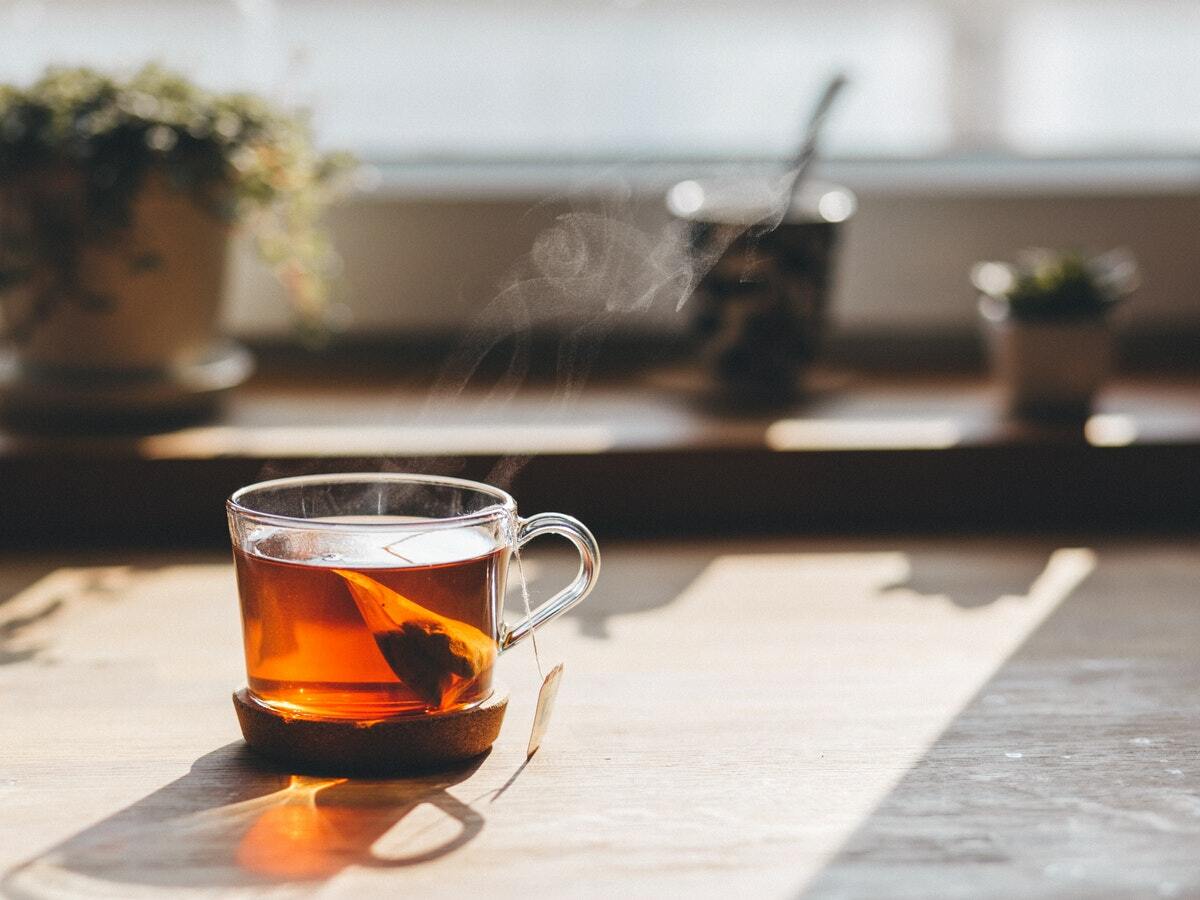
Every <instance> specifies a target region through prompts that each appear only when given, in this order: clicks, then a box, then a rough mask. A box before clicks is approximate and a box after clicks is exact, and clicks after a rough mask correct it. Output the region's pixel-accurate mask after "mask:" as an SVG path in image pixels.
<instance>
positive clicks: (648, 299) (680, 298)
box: [426, 179, 784, 487]
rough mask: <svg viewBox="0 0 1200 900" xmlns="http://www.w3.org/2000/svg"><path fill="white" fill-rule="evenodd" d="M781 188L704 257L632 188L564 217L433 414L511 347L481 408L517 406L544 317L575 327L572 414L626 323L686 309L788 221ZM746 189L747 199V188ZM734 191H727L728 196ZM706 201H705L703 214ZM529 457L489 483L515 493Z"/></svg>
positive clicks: (512, 279) (509, 290) (471, 342)
mask: <svg viewBox="0 0 1200 900" xmlns="http://www.w3.org/2000/svg"><path fill="white" fill-rule="evenodd" d="M771 182H772V183H771V184H763V185H761V186H755V187H756V188H757V190H755V191H753V192H752V196H753V200H754V201H755V202H754V203H753V207H754V209H753V211H750V210H745V211H743V213H742V217H741V218H740V219H739V220H738V222H737V224H726V225H725V226H724V228H723V230H722V232H721V235H720V236H719V238H718V239H717V240H710V241H708V242H706V244H705V248H704V250H703V252H697V251H696V250H695V249H694V248H693V247H691V246H690V244H689V239H688V232H689V228H690V223H688V222H687V221H685V220H683V219H681V218H672V219H671V220H670V221H668V222H667V223H666V224H664V225H662V226H661V227H660V228H658V229H657V230H653V229H647V228H646V227H644V226H642V225H640V224H639V223H637V222H636V221H635V219H634V216H633V204H632V203H631V201H630V196H629V191H628V190H624V191H622V192H621V193H620V194H619V195H618V196H616V197H615V198H611V199H609V200H607V201H606V202H603V203H601V205H600V208H599V209H596V208H591V209H584V208H580V207H579V206H576V207H575V208H573V209H571V210H570V211H568V212H564V213H562V214H560V215H559V216H558V217H557V218H556V219H555V221H554V223H553V224H552V225H551V226H550V227H548V228H547V229H546V230H544V231H543V232H541V233H540V234H539V235H538V236H537V237H536V238H535V239H534V242H533V246H532V247H531V248H530V251H529V253H527V254H526V255H525V256H524V257H522V258H521V259H519V260H518V261H517V262H516V263H515V264H514V265H513V267H512V268H511V269H510V270H509V272H508V274H507V276H506V277H505V279H504V282H503V283H502V285H501V287H500V290H499V292H498V294H497V295H496V297H495V299H493V300H492V301H491V302H490V303H489V304H488V305H487V306H486V307H485V308H484V309H483V310H482V311H481V312H480V313H479V314H478V316H477V317H476V318H475V320H474V321H473V322H472V323H471V325H470V327H469V329H468V331H467V333H466V334H465V335H464V337H463V340H462V341H461V342H460V344H459V346H458V347H457V348H456V349H455V351H454V352H453V353H452V354H451V356H450V358H449V359H448V360H447V361H446V364H445V365H444V367H443V369H442V371H441V373H440V376H439V377H438V379H437V381H436V382H435V384H434V387H433V389H432V391H431V393H430V397H429V400H428V403H427V407H426V409H427V411H428V410H430V409H432V408H434V407H436V406H437V405H439V404H441V403H444V402H446V401H447V400H448V399H450V398H455V397H458V396H460V395H461V394H462V392H463V391H464V390H465V389H466V388H467V387H468V385H469V384H470V383H471V381H472V379H473V378H475V376H476V373H477V372H478V370H479V367H480V365H481V364H482V363H483V361H484V360H485V359H487V358H488V357H489V356H491V355H492V354H495V353H497V352H501V348H503V351H502V352H507V354H508V357H507V360H506V362H505V364H504V366H503V372H502V374H501V376H500V377H499V378H498V379H497V380H496V382H495V383H494V384H493V385H492V387H491V389H490V390H488V391H487V392H486V394H485V396H484V397H483V398H482V399H481V401H480V407H481V408H494V405H495V404H503V403H506V402H508V401H509V400H511V399H512V397H513V396H514V395H515V394H516V392H517V391H518V389H519V388H520V385H521V383H522V382H523V380H524V379H525V376H526V375H527V374H528V370H529V354H530V334H531V329H532V323H533V321H534V320H535V315H534V313H535V312H536V313H537V316H536V319H537V320H539V321H541V320H545V319H546V318H549V319H550V320H551V321H567V322H570V323H572V324H571V325H570V326H569V329H568V330H567V331H566V332H565V333H564V334H563V336H562V338H561V340H560V342H559V344H558V349H557V354H556V361H555V390H554V395H553V400H552V403H553V405H554V406H556V407H557V408H559V409H562V410H565V409H567V408H569V406H570V405H571V403H572V402H573V401H574V400H575V399H576V398H577V397H578V396H579V393H580V391H581V390H582V389H583V386H584V384H585V382H586V379H587V376H588V373H589V372H590V371H591V368H592V366H593V364H594V363H595V360H596V358H597V356H598V354H599V353H600V351H601V349H602V346H603V343H604V340H605V338H606V337H607V336H608V335H609V334H610V333H611V332H612V330H613V329H614V327H615V326H616V325H618V324H619V323H620V322H621V321H622V320H623V319H627V318H628V317H630V316H636V315H638V314H644V313H646V312H647V311H648V310H650V309H652V308H662V307H664V306H668V307H670V308H673V309H675V310H679V309H682V308H683V305H684V304H685V303H686V302H687V299H688V297H689V296H691V294H692V291H693V290H694V289H695V287H696V285H697V283H698V282H699V281H700V279H701V278H703V277H704V275H705V273H707V272H708V270H709V269H710V268H711V267H712V266H713V264H714V263H715V262H716V261H717V259H718V258H719V257H720V255H721V254H722V253H723V252H724V251H725V249H726V248H727V247H728V246H729V244H730V243H731V242H732V241H733V240H735V239H736V238H737V237H738V236H740V235H741V234H742V233H743V232H745V231H746V230H748V229H750V228H754V229H755V230H756V231H758V230H759V229H761V230H762V231H769V230H771V229H772V228H774V227H775V226H776V225H777V224H778V223H779V221H780V220H781V219H782V218H783V213H784V210H783V203H782V199H781V194H780V189H779V187H778V186H777V184H775V183H774V182H775V179H771ZM693 184H695V183H694V182H693ZM740 185H741V188H742V190H743V191H745V187H746V182H745V181H741V182H740ZM697 188H699V186H698V185H697ZM731 190H732V189H730V188H728V187H725V188H724V189H723V191H722V189H720V188H718V197H720V196H727V195H729V194H730V191H731ZM742 199H743V201H744V200H745V199H746V194H745V193H743V194H742ZM703 200H704V197H703V195H701V196H700V198H699V202H698V203H697V205H696V209H697V210H698V209H699V207H700V205H702V203H703ZM722 205H724V204H722ZM693 211H694V210H693ZM529 459H530V457H529V456H523V457H506V458H505V459H503V460H501V461H500V462H499V463H498V464H497V465H496V467H495V468H494V469H493V470H492V472H491V474H490V475H489V477H488V480H489V481H490V482H491V483H492V484H496V485H498V486H501V487H507V486H508V485H509V484H510V483H511V481H512V479H513V478H514V477H515V475H516V474H517V472H519V471H520V469H521V468H522V467H523V466H524V464H525V463H526V462H528V460H529Z"/></svg>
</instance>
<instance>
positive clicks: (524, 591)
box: [513, 548, 546, 681]
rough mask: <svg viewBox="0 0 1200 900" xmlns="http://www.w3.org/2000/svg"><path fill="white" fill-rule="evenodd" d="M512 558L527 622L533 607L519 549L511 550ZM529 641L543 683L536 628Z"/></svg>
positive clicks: (530, 632)
mask: <svg viewBox="0 0 1200 900" xmlns="http://www.w3.org/2000/svg"><path fill="white" fill-rule="evenodd" d="M513 556H514V557H516V560H517V575H518V576H519V578H520V581H521V601H522V602H523V603H524V604H525V619H526V621H528V620H529V619H532V618H533V605H532V604H531V603H530V602H529V582H528V581H526V580H525V564H524V563H523V562H521V551H520V549H518V548H513ZM529 639H530V641H532V642H533V661H534V663H536V664H537V670H538V678H540V679H541V680H542V681H545V680H546V673H545V672H543V671H542V656H541V654H540V653H538V642H537V629H536V628H530V629H529Z"/></svg>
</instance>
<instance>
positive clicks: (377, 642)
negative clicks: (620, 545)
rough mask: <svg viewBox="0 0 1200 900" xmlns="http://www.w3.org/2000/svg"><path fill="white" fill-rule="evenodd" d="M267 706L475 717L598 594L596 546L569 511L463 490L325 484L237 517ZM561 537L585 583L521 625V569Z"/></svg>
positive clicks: (334, 478) (275, 496)
mask: <svg viewBox="0 0 1200 900" xmlns="http://www.w3.org/2000/svg"><path fill="white" fill-rule="evenodd" d="M226 507H227V511H228V515H229V531H230V535H231V537H232V540H233V555H234V561H235V564H236V568H237V580H238V595H239V598H240V600H241V608H242V629H243V638H244V643H245V651H246V675H247V681H248V689H249V694H250V697H251V699H252V700H255V701H257V702H258V703H260V704H262V705H264V706H266V707H267V708H268V709H272V710H275V711H277V712H279V713H282V714H284V715H288V716H295V715H301V716H306V717H315V718H327V719H341V720H360V721H361V720H376V719H380V718H387V717H393V716H403V715H423V714H429V713H441V712H449V711H455V710H461V709H466V708H469V707H472V706H474V705H477V704H479V703H482V702H483V701H485V700H486V699H487V698H488V697H489V696H490V694H491V691H492V670H493V667H494V664H495V660H496V656H497V654H498V653H500V652H503V651H504V650H507V649H508V648H509V647H512V646H514V645H515V644H517V643H518V642H520V641H521V640H522V639H523V638H524V637H526V636H527V635H528V634H529V633H530V632H531V631H532V630H533V629H534V628H535V627H536V626H538V625H541V624H542V623H544V622H547V621H549V620H550V619H552V618H554V617H555V616H557V615H559V614H560V613H563V612H565V611H566V610H568V609H570V608H571V607H572V606H574V605H575V604H576V603H578V602H579V601H580V600H582V599H583V598H584V597H586V596H587V594H588V592H589V591H590V590H591V589H592V585H593V584H594V583H595V580H596V574H597V572H598V571H599V568H600V552H599V549H598V548H597V546H596V541H595V538H593V537H592V535H591V532H589V531H588V530H587V528H585V527H584V526H583V525H582V524H581V523H580V522H578V521H576V520H575V519H573V518H571V517H570V516H564V515H560V514H558V513H541V514H539V515H535V516H531V517H530V518H528V519H523V518H521V517H520V516H518V515H517V506H516V502H515V501H514V500H513V498H512V497H511V496H509V495H508V494H507V493H505V492H504V491H501V490H499V489H497V488H494V487H491V486H489V485H486V484H480V483H477V482H473V481H466V480H463V479H460V478H444V477H436V476H430V475H402V474H386V473H383V474H340V475H310V476H303V477H297V478H281V479H277V480H274V481H264V482H261V483H259V484H252V485H249V486H248V487H244V488H241V489H240V490H238V491H236V492H235V493H234V494H233V496H232V497H230V499H229V501H228V503H227V504H226ZM544 534H557V535H561V536H563V537H565V538H567V539H568V540H569V541H571V542H572V543H573V544H574V545H575V547H576V549H577V550H578V551H579V556H580V566H579V571H578V573H577V574H576V576H575V580H574V581H572V582H571V584H570V585H568V586H567V587H566V588H564V589H563V590H562V591H560V592H559V593H558V594H556V595H555V596H554V597H552V598H551V599H550V600H548V601H546V602H545V603H544V604H542V605H541V606H539V607H538V608H537V609H536V610H534V611H533V613H532V615H530V616H529V617H527V618H525V619H523V620H522V621H520V622H518V623H517V624H516V625H514V626H512V627H509V626H507V625H506V624H505V623H504V621H503V606H504V595H505V586H506V580H507V573H508V563H509V558H510V556H511V555H512V553H513V552H514V551H516V550H519V549H520V548H521V547H522V546H524V545H525V544H526V543H528V542H529V541H531V540H533V539H534V538H535V537H538V536H540V535H544Z"/></svg>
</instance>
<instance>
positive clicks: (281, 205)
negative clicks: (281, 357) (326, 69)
mask: <svg viewBox="0 0 1200 900" xmlns="http://www.w3.org/2000/svg"><path fill="white" fill-rule="evenodd" d="M349 166H350V161H349V159H348V158H347V157H346V156H344V155H322V154H319V153H317V152H316V150H315V149H314V148H313V144H312V140H311V133H310V130H309V127H308V124H307V122H306V120H305V119H304V118H303V117H299V116H296V115H292V114H288V113H285V112H282V111H280V110H278V109H275V108H273V107H272V106H271V105H269V104H268V103H266V102H265V101H263V100H262V99H260V98H258V97H255V96H253V95H250V94H214V93H209V92H207V91H204V90H202V89H201V88H199V87H197V86H195V85H194V84H192V83H191V82H189V81H188V80H187V79H185V78H183V77H181V76H180V75H177V74H174V73H172V72H170V71H168V70H166V69H163V68H160V67H159V66H156V65H150V66H146V67H145V68H143V69H141V70H140V71H138V72H137V73H135V74H134V75H132V76H131V77H127V78H121V77H114V76H111V75H107V74H104V73H101V72H98V71H95V70H92V69H86V68H78V69H49V70H47V72H46V73H45V75H44V76H43V77H42V78H41V79H40V80H39V81H37V82H36V83H35V84H33V85H32V86H31V87H29V88H27V89H20V88H17V87H14V86H7V85H5V86H0V302H3V301H4V300H5V298H6V296H8V295H9V294H11V293H12V292H13V290H14V289H15V288H17V287H21V286H24V287H26V288H32V289H33V293H34V296H33V299H32V302H30V303H28V304H27V306H26V307H25V308H24V315H23V316H22V317H20V318H19V320H16V321H14V320H13V319H14V316H13V313H12V311H11V310H9V309H7V308H6V310H5V311H6V320H7V321H6V326H7V328H6V330H7V332H8V334H9V336H10V337H13V338H16V339H20V338H21V337H22V336H24V335H27V334H28V333H29V332H30V331H31V330H32V328H34V327H36V325H37V323H38V322H39V321H40V320H42V319H43V318H44V317H46V316H48V315H50V314H52V313H53V311H54V309H55V308H57V307H58V306H59V305H60V304H65V303H77V304H83V305H92V306H97V305H103V304H104V303H106V302H111V301H110V298H103V297H96V296H89V295H88V293H87V290H86V287H85V286H84V285H83V284H81V281H80V278H79V275H78V260H79V254H80V252H81V251H82V249H83V248H84V247H86V246H88V245H97V244H103V245H108V246H112V247H117V246H119V245H120V239H121V236H122V232H123V231H124V230H125V229H127V228H128V226H129V224H130V222H131V214H132V209H133V204H134V201H135V199H136V198H137V196H138V194H139V192H140V191H141V190H142V189H143V187H144V186H145V185H146V183H147V181H148V180H149V179H151V178H157V179H161V181H162V183H163V184H164V185H165V186H166V187H168V188H169V189H171V190H175V191H179V192H186V193H187V194H189V195H190V196H191V197H192V198H193V199H194V200H195V202H196V203H198V204H200V205H202V206H203V207H204V208H206V209H207V210H209V211H210V212H212V213H213V214H214V215H216V216H219V217H221V218H222V219H223V220H225V221H228V222H230V223H241V224H243V225H245V226H247V227H248V228H249V230H250V231H251V233H252V234H253V236H254V240H255V243H256V246H257V248H258V251H259V254H260V256H261V257H262V259H263V260H264V261H265V262H266V263H267V264H269V265H270V266H271V267H272V269H273V270H274V272H275V273H276V275H277V276H278V277H279V279H280V280H281V281H282V282H283V284H284V286H285V287H286V288H287V291H288V294H289V296H290V298H291V300H292V302H293V304H294V306H295V309H296V313H297V316H298V320H299V322H300V324H301V326H302V327H303V328H304V329H306V330H307V331H308V332H309V333H310V334H313V333H317V332H319V331H320V330H321V328H322V326H323V324H324V322H325V318H326V310H327V307H328V291H329V283H330V276H331V274H332V273H333V271H334V268H335V266H336V263H337V257H336V255H335V254H334V253H333V251H332V250H331V248H330V247H329V244H328V241H327V238H326V236H325V234H324V232H323V231H322V229H321V228H320V227H319V217H320V214H321V212H322V210H323V209H324V207H325V205H326V204H327V202H328V200H329V198H330V196H331V194H332V192H333V189H334V186H335V183H336V179H335V178H334V177H333V176H335V174H337V173H339V172H345V171H346V170H347V169H348V168H349ZM136 265H137V263H136V261H134V262H133V264H132V267H133V268H135V269H136Z"/></svg>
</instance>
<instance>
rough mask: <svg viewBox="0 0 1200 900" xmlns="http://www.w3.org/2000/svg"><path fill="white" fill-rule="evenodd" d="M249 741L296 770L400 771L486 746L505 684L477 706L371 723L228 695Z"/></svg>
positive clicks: (499, 715) (503, 703) (500, 713)
mask: <svg viewBox="0 0 1200 900" xmlns="http://www.w3.org/2000/svg"><path fill="white" fill-rule="evenodd" d="M233 706H234V709H236V710H237V717H238V721H239V722H240V723H241V726H242V735H243V736H244V737H245V738H246V743H247V744H249V745H250V747H251V749H252V750H254V751H255V752H257V753H259V754H261V755H263V756H265V757H267V758H269V759H271V760H273V761H274V762H277V763H282V764H284V765H286V766H289V767H291V768H293V769H301V770H304V771H310V772H322V773H326V774H334V775H336V774H351V773H372V774H402V773H405V772H413V771H422V770H429V769H436V768H440V767H444V766H449V765H453V764H454V763H458V762H462V761H463V760H466V759H470V758H471V757H474V756H479V754H481V753H483V752H485V751H486V750H487V749H488V748H489V747H491V746H492V744H493V743H494V742H495V740H496V737H497V736H498V735H499V734H500V724H501V723H502V722H503V721H504V711H505V710H506V709H507V708H508V691H506V690H504V689H502V688H501V687H499V686H497V687H496V689H495V690H494V691H493V692H492V696H491V697H490V698H488V699H487V700H485V701H484V702H483V703H481V704H479V705H478V706H474V707H472V708H470V709H464V710H458V711H456V712H449V713H441V714H438V715H419V716H396V717H395V718H391V719H380V720H378V721H376V722H368V723H360V722H342V721H337V720H334V719H308V718H303V717H298V716H297V717H288V716H284V715H282V714H281V713H278V712H276V711H274V710H272V709H268V708H267V707H265V706H263V705H262V704H261V703H258V702H256V701H255V700H253V699H252V698H251V697H250V694H249V692H248V691H247V690H246V688H242V689H241V690H240V691H238V692H237V693H235V694H234V695H233Z"/></svg>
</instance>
